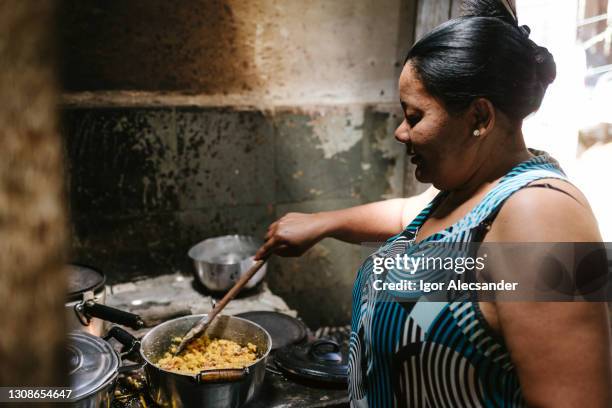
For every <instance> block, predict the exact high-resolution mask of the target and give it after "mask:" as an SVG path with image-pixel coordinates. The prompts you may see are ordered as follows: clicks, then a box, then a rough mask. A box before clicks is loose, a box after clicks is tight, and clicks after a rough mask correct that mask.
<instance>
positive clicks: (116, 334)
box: [104, 326, 140, 356]
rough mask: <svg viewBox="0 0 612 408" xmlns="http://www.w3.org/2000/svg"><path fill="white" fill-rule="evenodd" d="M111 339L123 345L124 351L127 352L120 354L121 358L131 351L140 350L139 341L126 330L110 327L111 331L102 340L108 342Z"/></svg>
mask: <svg viewBox="0 0 612 408" xmlns="http://www.w3.org/2000/svg"><path fill="white" fill-rule="evenodd" d="M111 338H113V339H115V340H117V341H118V342H119V343H121V344H122V345H123V347H124V349H125V350H127V351H125V352H123V353H121V354H122V356H127V355H128V354H130V353H132V352H133V351H136V350H139V349H140V340H138V339H137V338H136V337H134V336H132V335H131V334H130V333H128V331H127V330H125V329H122V328H121V327H119V326H113V327H111V329H110V330H109V331H108V333H107V334H106V336H104V340H106V341H108V340H109V339H111Z"/></svg>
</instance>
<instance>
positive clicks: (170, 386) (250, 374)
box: [140, 315, 272, 408]
mask: <svg viewBox="0 0 612 408" xmlns="http://www.w3.org/2000/svg"><path fill="white" fill-rule="evenodd" d="M202 317H204V315H192V316H184V317H180V318H177V319H173V320H169V321H167V322H164V323H162V324H160V325H159V326H156V327H155V328H153V329H152V330H151V331H149V332H148V333H147V334H146V335H145V336H144V337H143V338H142V340H141V343H140V355H141V357H142V359H143V360H144V361H145V362H146V364H145V373H146V376H147V381H148V384H149V390H150V392H151V397H152V398H153V400H154V401H155V402H156V403H157V404H159V405H162V406H171V407H207V408H215V407H224V408H225V407H228V408H237V407H240V406H242V405H243V404H245V403H247V402H248V401H250V400H251V399H252V398H253V397H254V396H255V395H256V394H257V392H258V391H259V390H260V388H261V386H262V384H263V380H264V376H265V374H266V358H267V356H268V354H269V353H270V349H271V347H272V339H271V338H270V335H269V334H268V332H266V331H265V330H264V329H263V328H261V326H259V325H257V324H255V323H253V322H250V321H248V320H245V319H241V318H239V317H234V316H225V315H222V316H218V317H217V318H216V319H215V320H214V322H213V323H212V325H211V326H210V327H209V328H208V330H207V331H206V334H207V335H208V336H210V337H211V338H223V339H227V340H233V341H235V342H237V343H239V344H243V345H244V344H246V343H247V342H251V343H253V344H255V345H256V346H257V353H258V358H257V360H256V361H255V362H254V363H252V364H251V365H249V366H247V367H245V368H244V369H220V370H206V371H202V372H200V373H199V374H197V375H187V374H178V373H174V372H171V371H167V370H164V369H162V368H160V367H158V366H156V365H155V363H156V362H157V361H158V360H159V359H160V358H161V357H162V356H163V355H164V354H165V353H166V352H167V351H168V350H169V348H170V346H171V344H172V339H173V338H174V337H177V336H178V337H182V336H184V335H185V334H186V333H187V332H188V331H189V329H190V328H191V327H192V326H193V325H194V324H195V323H196V322H197V321H199V320H200V319H201V318H202Z"/></svg>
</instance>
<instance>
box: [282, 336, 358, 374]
mask: <svg viewBox="0 0 612 408" xmlns="http://www.w3.org/2000/svg"><path fill="white" fill-rule="evenodd" d="M274 361H275V362H276V365H277V366H278V367H279V368H280V369H281V370H283V371H284V372H286V373H288V374H291V375H295V376H297V377H300V378H303V379H308V380H315V381H322V382H326V383H335V384H346V382H347V379H348V357H347V354H346V353H342V351H341V348H340V346H339V345H338V343H336V342H335V341H332V340H327V339H319V340H315V341H313V342H312V343H308V344H306V345H295V346H288V347H285V348H282V349H280V350H278V351H277V352H276V355H275V356H274Z"/></svg>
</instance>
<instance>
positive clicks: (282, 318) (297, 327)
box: [236, 310, 307, 350]
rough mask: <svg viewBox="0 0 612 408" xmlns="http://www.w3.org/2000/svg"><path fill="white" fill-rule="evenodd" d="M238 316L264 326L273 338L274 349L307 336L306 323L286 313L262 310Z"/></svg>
mask: <svg viewBox="0 0 612 408" xmlns="http://www.w3.org/2000/svg"><path fill="white" fill-rule="evenodd" d="M236 316H238V317H242V318H243V319H246V320H249V321H251V322H253V323H257V324H258V325H260V326H261V327H263V328H264V329H265V330H266V331H267V332H268V334H270V337H271V338H272V350H277V349H280V348H282V347H285V346H288V345H290V344H295V343H298V342H300V341H302V340H303V339H304V337H306V331H307V328H306V325H305V324H304V323H303V322H302V321H301V320H298V319H296V318H295V317H291V316H289V315H286V314H284V313H279V312H271V311H264V310H261V311H254V312H246V313H240V314H238V315H236Z"/></svg>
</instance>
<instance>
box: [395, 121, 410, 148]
mask: <svg viewBox="0 0 612 408" xmlns="http://www.w3.org/2000/svg"><path fill="white" fill-rule="evenodd" d="M395 140H397V141H398V142H400V143H404V144H408V143H410V128H409V127H408V123H406V119H404V120H403V121H402V123H400V125H399V126H398V127H397V129H395Z"/></svg>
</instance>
